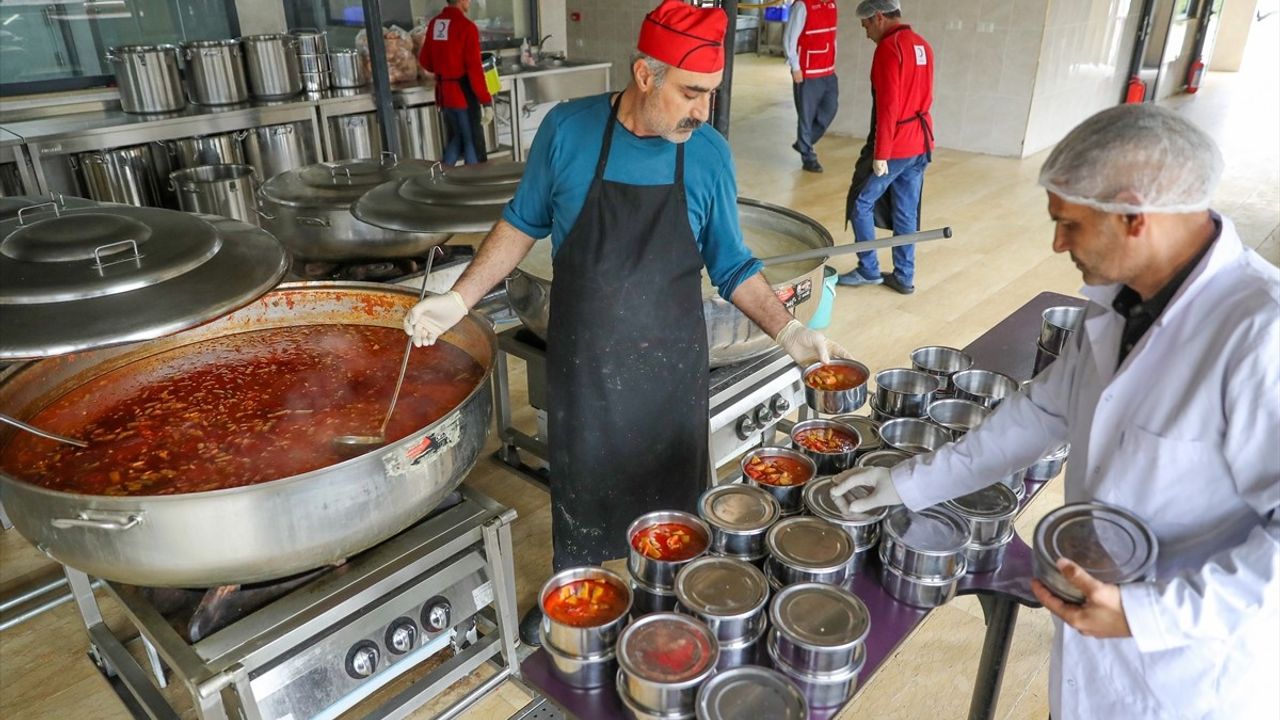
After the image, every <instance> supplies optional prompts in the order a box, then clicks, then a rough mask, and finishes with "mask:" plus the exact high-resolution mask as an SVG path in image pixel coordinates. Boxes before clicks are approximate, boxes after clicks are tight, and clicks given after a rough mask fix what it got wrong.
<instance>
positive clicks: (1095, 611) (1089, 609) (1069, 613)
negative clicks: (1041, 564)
mask: <svg viewBox="0 0 1280 720" xmlns="http://www.w3.org/2000/svg"><path fill="white" fill-rule="evenodd" d="M1058 571H1059V572H1061V573H1062V576H1063V577H1065V578H1066V579H1067V582H1069V583H1071V584H1072V585H1074V586H1075V588H1076V589H1077V590H1079V591H1080V592H1081V593H1083V594H1084V604H1083V605H1077V604H1075V603H1070V602H1066V601H1064V600H1061V599H1059V598H1058V596H1057V595H1054V594H1053V593H1052V592H1050V591H1049V588H1047V587H1045V586H1044V583H1041V582H1040V581H1039V580H1032V581H1031V592H1033V593H1035V595H1036V599H1037V600H1039V601H1040V603H1041V604H1042V605H1044V606H1045V608H1047V609H1048V610H1049V612H1051V613H1053V614H1054V615H1057V616H1058V617H1060V618H1062V621H1063V622H1065V623H1066V624H1068V625H1070V626H1071V627H1073V628H1075V629H1076V630H1078V631H1079V632H1080V634H1081V635H1085V636H1087V637H1092V638H1123V637H1129V636H1130V635H1132V634H1133V633H1132V632H1130V630H1129V621H1128V620H1127V619H1126V618H1125V616H1124V607H1123V605H1122V604H1121V602H1120V586H1119V585H1109V584H1107V583H1104V582H1102V581H1100V580H1098V579H1097V578H1095V577H1093V576H1092V575H1090V574H1089V573H1087V572H1085V571H1084V569H1083V568H1081V567H1080V566H1079V565H1077V564H1075V563H1073V562H1071V561H1070V560H1068V559H1066V558H1061V559H1059V560H1058Z"/></svg>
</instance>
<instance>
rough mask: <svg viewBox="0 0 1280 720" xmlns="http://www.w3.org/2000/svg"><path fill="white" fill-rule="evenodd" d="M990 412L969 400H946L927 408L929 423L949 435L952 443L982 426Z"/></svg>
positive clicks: (938, 401) (935, 402)
mask: <svg viewBox="0 0 1280 720" xmlns="http://www.w3.org/2000/svg"><path fill="white" fill-rule="evenodd" d="M990 414H991V411H990V410H988V409H987V408H985V407H983V406H981V405H979V404H978V403H976V402H970V401H969V400H960V399H958V398H947V399H946V400H935V401H934V402H933V404H932V405H930V406H929V413H928V415H929V421H930V422H932V423H933V424H934V425H937V426H938V427H940V428H942V429H943V430H946V431H947V432H948V433H950V434H951V439H952V440H953V441H955V440H959V439H960V438H962V437H964V436H965V435H966V434H968V432H969V431H970V430H972V429H974V428H976V427H978V426H979V425H981V424H982V421H983V420H986V419H987V416H989V415H990Z"/></svg>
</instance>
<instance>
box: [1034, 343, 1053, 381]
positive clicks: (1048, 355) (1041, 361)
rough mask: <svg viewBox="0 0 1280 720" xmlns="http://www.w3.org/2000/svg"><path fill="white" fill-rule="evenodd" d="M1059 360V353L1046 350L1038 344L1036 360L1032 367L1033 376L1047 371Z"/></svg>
mask: <svg viewBox="0 0 1280 720" xmlns="http://www.w3.org/2000/svg"><path fill="white" fill-rule="evenodd" d="M1057 359H1058V353H1055V352H1052V351H1050V350H1048V349H1046V348H1045V346H1043V345H1041V344H1040V343H1036V359H1035V362H1034V363H1032V365H1031V374H1032V376H1035V375H1039V374H1040V373H1042V372H1044V371H1045V370H1047V369H1048V368H1049V366H1050V365H1052V364H1053V361H1054V360H1057Z"/></svg>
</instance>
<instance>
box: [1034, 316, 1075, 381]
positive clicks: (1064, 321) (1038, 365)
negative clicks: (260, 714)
mask: <svg viewBox="0 0 1280 720" xmlns="http://www.w3.org/2000/svg"><path fill="white" fill-rule="evenodd" d="M1041 317H1042V318H1043V320H1042V321H1041V323H1040V339H1039V340H1038V341H1036V360H1035V365H1034V366H1033V367H1032V369H1031V374H1032V375H1039V374H1040V373H1041V371H1043V370H1044V369H1045V368H1047V367H1049V365H1051V364H1052V363H1053V361H1054V360H1057V359H1058V356H1059V355H1061V354H1062V351H1063V350H1064V349H1065V348H1066V347H1067V342H1068V341H1069V340H1070V339H1071V336H1072V335H1074V334H1075V333H1076V331H1078V330H1079V329H1080V325H1081V324H1082V323H1083V322H1084V308H1082V307H1077V306H1074V305H1063V306H1060V307H1051V308H1049V309H1048V310H1045V311H1044V313H1043V315H1041Z"/></svg>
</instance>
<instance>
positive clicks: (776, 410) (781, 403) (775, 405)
mask: <svg viewBox="0 0 1280 720" xmlns="http://www.w3.org/2000/svg"><path fill="white" fill-rule="evenodd" d="M769 407H770V408H771V409H772V410H773V414H774V415H775V416H777V417H782V416H783V415H786V414H787V411H788V410H790V409H791V403H789V402H787V399H786V398H784V397H782V396H781V395H774V396H773V401H772V402H770V403H769Z"/></svg>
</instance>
